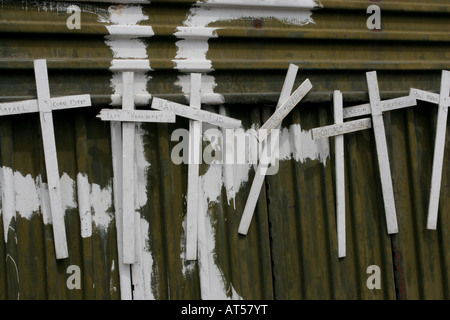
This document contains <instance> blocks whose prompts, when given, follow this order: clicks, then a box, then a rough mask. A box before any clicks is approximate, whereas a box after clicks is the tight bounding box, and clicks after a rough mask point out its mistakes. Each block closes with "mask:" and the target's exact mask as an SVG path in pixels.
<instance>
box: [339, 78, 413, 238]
mask: <svg viewBox="0 0 450 320" xmlns="http://www.w3.org/2000/svg"><path fill="white" fill-rule="evenodd" d="M366 77H367V85H368V89H369V99H370V103H366V104H362V105H358V106H354V107H348V108H345V109H344V112H343V117H344V119H346V118H352V117H358V116H362V115H368V114H371V115H372V127H373V131H374V135H375V144H376V148H377V157H378V166H379V171H380V179H381V188H382V192H383V202H384V209H385V215H386V224H387V232H388V233H389V234H392V233H397V232H398V223H397V213H396V210H395V201H394V191H393V186H392V177H391V169H390V163H389V155H388V148H387V141H386V132H385V129H384V122H383V112H387V111H392V110H396V109H401V108H406V107H411V106H415V105H416V104H417V101H416V99H415V98H414V97H413V96H411V95H409V96H406V97H400V98H395V99H390V100H385V101H381V99H380V93H379V89H378V81H377V74H376V72H375V71H371V72H367V73H366Z"/></svg>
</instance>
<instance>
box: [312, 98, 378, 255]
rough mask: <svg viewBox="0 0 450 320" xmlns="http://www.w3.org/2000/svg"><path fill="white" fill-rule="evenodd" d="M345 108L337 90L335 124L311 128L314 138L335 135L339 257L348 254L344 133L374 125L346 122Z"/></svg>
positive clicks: (356, 121)
mask: <svg viewBox="0 0 450 320" xmlns="http://www.w3.org/2000/svg"><path fill="white" fill-rule="evenodd" d="M344 110H345V109H343V107H342V93H341V92H340V91H339V90H336V91H334V93H333V111H334V122H335V124H334V125H330V126H324V127H319V128H314V129H312V130H311V134H312V137H313V139H314V140H317V139H322V138H325V137H333V136H334V137H335V139H334V145H335V148H334V149H335V174H336V225H337V238H338V257H339V258H343V257H345V256H346V232H345V166H344V134H346V133H350V132H355V131H359V130H364V129H368V128H370V127H371V126H372V122H371V120H370V118H364V119H360V120H354V121H348V122H344Z"/></svg>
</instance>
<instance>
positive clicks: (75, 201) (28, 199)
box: [0, 167, 113, 242]
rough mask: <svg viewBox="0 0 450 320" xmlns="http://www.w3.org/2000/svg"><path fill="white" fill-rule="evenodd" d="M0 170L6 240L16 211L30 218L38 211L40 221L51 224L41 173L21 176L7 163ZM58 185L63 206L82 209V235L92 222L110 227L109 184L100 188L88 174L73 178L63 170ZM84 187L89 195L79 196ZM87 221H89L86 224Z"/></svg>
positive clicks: (85, 235)
mask: <svg viewBox="0 0 450 320" xmlns="http://www.w3.org/2000/svg"><path fill="white" fill-rule="evenodd" d="M0 173H1V174H0V175H1V181H0V182H1V184H2V186H1V189H2V216H3V223H4V228H5V229H4V235H5V242H6V241H7V231H8V228H9V225H10V223H11V220H12V218H13V217H15V216H16V214H17V215H18V216H20V217H21V218H25V219H27V220H30V219H31V218H32V217H33V215H35V214H38V213H39V212H41V214H42V219H43V223H44V224H51V211H50V205H49V201H50V200H49V195H48V187H47V184H46V183H43V182H42V178H41V175H38V176H37V177H36V178H33V177H32V176H31V175H30V174H27V175H25V176H24V175H23V174H22V173H20V172H18V171H14V172H13V170H12V169H11V168H8V167H1V168H0ZM60 185H61V198H62V205H63V208H64V210H70V209H76V208H77V207H79V208H81V209H83V212H82V213H80V216H82V218H81V236H82V237H84V238H85V237H90V236H92V224H93V226H94V227H95V228H97V229H98V230H106V229H107V228H108V227H109V224H110V223H111V221H112V219H113V213H112V188H111V185H108V186H107V187H106V188H101V187H100V186H99V185H98V184H95V183H94V184H90V183H89V182H88V180H87V176H86V175H84V174H81V173H79V174H78V176H77V181H76V182H75V181H74V180H73V179H72V178H70V177H69V175H68V174H67V173H63V174H62V176H61V178H60ZM86 190H87V194H88V196H87V197H86V196H81V197H80V196H79V195H80V193H85V191H86ZM77 194H78V197H76V195H77ZM91 213H92V218H90V217H89V219H88V218H87V217H86V215H91ZM91 219H92V220H91ZM89 223H92V224H91V225H88V224H89Z"/></svg>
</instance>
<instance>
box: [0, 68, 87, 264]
mask: <svg viewBox="0 0 450 320" xmlns="http://www.w3.org/2000/svg"><path fill="white" fill-rule="evenodd" d="M34 74H35V79H36V89H37V100H27V101H18V102H9V103H2V104H0V116H5V115H11V114H22V113H30V112H39V116H40V122H41V131H42V142H43V147H44V158H45V169H46V172H47V183H48V191H49V198H50V209H51V216H52V225H53V237H54V242H55V254H56V258H57V259H64V258H67V257H68V256H69V253H68V250H67V238H66V228H65V225H64V209H63V206H62V201H61V187H60V181H59V180H60V176H59V168H58V158H57V151H56V143H55V132H54V128H53V116H52V111H53V110H61V109H69V108H78V107H88V106H90V105H91V97H90V95H77V96H65V97H58V98H51V97H50V86H49V82H48V74H47V61H46V60H44V59H39V60H35V61H34Z"/></svg>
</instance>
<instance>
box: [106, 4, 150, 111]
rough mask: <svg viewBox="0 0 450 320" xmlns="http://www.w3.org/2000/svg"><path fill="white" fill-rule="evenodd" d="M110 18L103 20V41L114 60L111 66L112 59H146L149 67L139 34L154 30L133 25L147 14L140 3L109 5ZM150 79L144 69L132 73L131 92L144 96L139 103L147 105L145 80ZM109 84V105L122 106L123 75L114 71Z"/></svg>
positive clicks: (148, 35)
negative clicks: (110, 94) (132, 84)
mask: <svg viewBox="0 0 450 320" xmlns="http://www.w3.org/2000/svg"><path fill="white" fill-rule="evenodd" d="M108 12H109V17H108V18H107V20H106V21H102V22H105V23H107V24H109V25H107V26H106V28H107V29H108V32H109V33H110V35H109V36H106V37H105V38H106V39H105V43H106V44H107V45H108V46H109V47H110V49H111V51H112V53H113V57H114V59H113V60H112V61H111V66H113V65H114V63H115V62H114V61H115V59H141V60H147V62H146V63H148V65H147V69H148V70H151V66H150V60H148V55H147V45H146V44H145V42H144V41H143V40H142V39H139V36H145V37H151V36H153V35H154V32H153V30H152V28H151V26H146V27H145V28H144V32H142V31H141V30H142V28H141V29H137V28H133V27H136V26H138V23H139V22H141V21H145V20H147V19H148V17H147V16H146V15H145V14H144V13H143V11H142V7H141V6H140V5H120V6H116V5H112V6H109V8H108ZM150 80H151V77H150V76H147V75H146V73H145V72H138V71H136V72H135V74H134V94H135V95H137V96H140V97H144V99H143V101H139V104H147V103H148V102H149V99H150V98H149V97H150V94H149V93H148V91H147V83H148V82H149V81H150ZM111 87H112V89H113V94H112V96H111V105H121V96H122V93H123V86H122V74H121V73H117V72H113V76H112V78H111Z"/></svg>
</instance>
